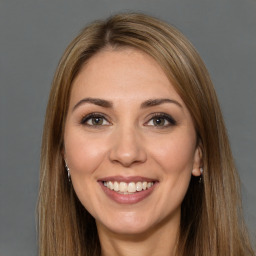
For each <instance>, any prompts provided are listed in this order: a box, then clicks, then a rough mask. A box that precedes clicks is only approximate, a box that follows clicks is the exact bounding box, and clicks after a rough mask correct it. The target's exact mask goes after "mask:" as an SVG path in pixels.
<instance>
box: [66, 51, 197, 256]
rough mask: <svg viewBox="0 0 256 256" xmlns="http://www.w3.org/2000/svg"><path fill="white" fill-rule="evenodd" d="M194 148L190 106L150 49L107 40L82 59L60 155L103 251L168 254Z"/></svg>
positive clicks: (174, 238)
mask: <svg viewBox="0 0 256 256" xmlns="http://www.w3.org/2000/svg"><path fill="white" fill-rule="evenodd" d="M200 155H201V151H200V148H199V147H198V146H197V143H196V133H195V129H194V126H193V121H192V118H191V116H190V114H189V111H188V109H187V108H186V106H185V104H184V102H183V101H182V99H181V98H180V97H179V95H178V94H177V92H176V91H175V90H174V88H173V86H172V84H171V83H170V81H169V80H168V78H167V77H166V75H165V73H164V72H163V70H162V69H161V68H160V66H159V65H158V64H157V63H156V61H155V60H153V59H152V58H151V57H150V56H148V55H146V54H145V53H142V52H140V51H138V50H135V49H130V48H126V49H117V50H113V49H110V48H109V49H105V50H103V51H101V52H99V53H97V54H96V55H95V56H93V57H92V58H91V59H90V60H89V61H88V63H87V64H86V65H84V66H83V68H82V69H81V71H80V72H79V74H78V76H77V77H76V78H75V80H74V82H73V85H72V91H71V97H70V104H69V109H68V114H67V119H66V125H65V132H64V158H65V160H66V162H67V164H68V166H69V169H70V174H71V179H72V184H73V187H74V190H75V192H76V194H77V196H78V198H79V200H80V201H81V203H82V204H83V205H84V207H85V208H86V209H87V210H88V211H89V212H90V213H91V214H92V216H93V217H94V218H95V219H96V224H97V229H98V234H99V238H100V243H101V247H102V255H104V256H108V255H111V256H114V255H119V256H120V255H123V256H125V255H134V256H136V255H140V256H147V255H152V256H156V255H163V256H164V255H173V254H174V250H175V244H176V242H177V236H178V232H179V223H180V207H181V203H182V200H183V198H184V196H185V193H186V191H187V188H188V185H189V181H190V178H191V172H192V173H193V175H200V171H199V168H200V162H201V160H200V158H201V157H200ZM192 170H193V171H192ZM121 182H122V185H121ZM110 183H111V184H110ZM114 183H115V186H116V187H115V189H114V190H113V187H111V186H112V185H113V184H114ZM124 183H125V184H124ZM130 183H131V184H130ZM143 183H144V185H145V186H146V187H143V188H142V185H143ZM126 185H127V186H130V188H129V189H131V190H128V192H124V191H126V190H127V188H126ZM122 186H124V187H122ZM147 186H149V187H147ZM134 187H135V190H136V191H134V190H133V189H134ZM123 189H124V191H123ZM115 190H116V191H115Z"/></svg>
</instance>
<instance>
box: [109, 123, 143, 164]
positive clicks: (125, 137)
mask: <svg viewBox="0 0 256 256" xmlns="http://www.w3.org/2000/svg"><path fill="white" fill-rule="evenodd" d="M112 139H113V144H112V145H113V146H112V148H111V150H110V154H109V158H110V161H111V162H113V163H119V164H121V165H123V166H124V167H130V166H131V165H133V164H136V163H137V164H138V163H143V162H145V161H146V159H147V154H146V151H145V149H144V145H143V141H142V139H141V138H140V135H139V132H138V131H136V128H120V129H118V131H117V132H116V133H115V134H113V137H112Z"/></svg>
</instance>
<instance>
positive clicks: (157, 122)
mask: <svg viewBox="0 0 256 256" xmlns="http://www.w3.org/2000/svg"><path fill="white" fill-rule="evenodd" d="M166 123H167V124H168V121H167V120H166V119H165V118H163V117H155V118H153V124H154V126H164V125H166Z"/></svg>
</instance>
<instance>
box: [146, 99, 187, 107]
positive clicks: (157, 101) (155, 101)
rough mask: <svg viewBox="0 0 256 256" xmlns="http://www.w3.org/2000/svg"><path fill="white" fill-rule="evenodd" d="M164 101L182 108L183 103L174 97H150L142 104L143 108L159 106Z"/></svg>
mask: <svg viewBox="0 0 256 256" xmlns="http://www.w3.org/2000/svg"><path fill="white" fill-rule="evenodd" d="M163 103H174V104H176V105H178V106H179V107H181V108H182V105H181V104H180V103H179V102H178V101H176V100H172V99H149V100H146V101H145V102H143V103H142V104H141V108H147V107H153V106H158V105H161V104H163Z"/></svg>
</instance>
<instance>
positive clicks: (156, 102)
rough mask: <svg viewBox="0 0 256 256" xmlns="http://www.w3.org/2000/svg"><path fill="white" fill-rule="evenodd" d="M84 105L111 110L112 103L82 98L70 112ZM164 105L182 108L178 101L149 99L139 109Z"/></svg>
mask: <svg viewBox="0 0 256 256" xmlns="http://www.w3.org/2000/svg"><path fill="white" fill-rule="evenodd" d="M85 103H90V104H94V105H97V106H100V107H104V108H112V107H113V103H112V102H111V101H108V100H103V99H98V98H84V99H82V100H80V101H78V102H77V103H76V105H75V106H74V107H73V109H72V111H74V110H75V109H76V108H78V107H79V106H80V105H82V104H85ZM164 103H174V104H176V105H177V106H179V107H181V108H182V105H181V104H180V103H179V102H178V101H176V100H172V99H149V100H146V101H144V102H142V103H141V106H140V107H141V108H148V107H153V106H158V105H161V104H164Z"/></svg>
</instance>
